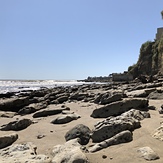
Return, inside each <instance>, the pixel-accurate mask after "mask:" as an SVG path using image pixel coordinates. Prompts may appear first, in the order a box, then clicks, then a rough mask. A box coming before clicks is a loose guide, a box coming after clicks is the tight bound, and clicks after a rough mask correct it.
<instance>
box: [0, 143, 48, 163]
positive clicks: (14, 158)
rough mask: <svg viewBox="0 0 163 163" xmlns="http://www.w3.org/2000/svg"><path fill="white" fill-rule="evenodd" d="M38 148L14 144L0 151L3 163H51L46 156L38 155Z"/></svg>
mask: <svg viewBox="0 0 163 163" xmlns="http://www.w3.org/2000/svg"><path fill="white" fill-rule="evenodd" d="M36 149H37V147H36V146H35V145H34V144H32V143H24V144H14V145H12V146H10V147H6V148H4V149H1V150H0V162H1V163H23V162H30V163H32V162H33V163H51V158H50V157H48V156H46V155H37V152H36Z"/></svg>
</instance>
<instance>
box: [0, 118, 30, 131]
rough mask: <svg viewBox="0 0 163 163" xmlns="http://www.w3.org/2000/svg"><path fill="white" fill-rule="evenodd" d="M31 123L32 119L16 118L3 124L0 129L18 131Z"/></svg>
mask: <svg viewBox="0 0 163 163" xmlns="http://www.w3.org/2000/svg"><path fill="white" fill-rule="evenodd" d="M31 124H32V121H31V120H30V119H26V118H24V119H21V120H16V121H12V122H10V123H8V124H4V125H2V126H1V127H0V130H2V131H9V130H14V131H19V130H23V129H25V128H27V127H28V126H30V125H31Z"/></svg>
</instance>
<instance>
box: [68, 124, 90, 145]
mask: <svg viewBox="0 0 163 163" xmlns="http://www.w3.org/2000/svg"><path fill="white" fill-rule="evenodd" d="M90 134H91V130H90V129H89V128H88V127H87V126H85V125H83V124H79V125H76V126H75V127H73V128H72V129H71V130H69V131H68V132H67V133H66V135H65V139H66V141H69V140H71V139H75V138H79V139H80V144H81V145H86V144H87V143H88V142H89V139H90Z"/></svg>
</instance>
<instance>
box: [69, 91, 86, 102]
mask: <svg viewBox="0 0 163 163" xmlns="http://www.w3.org/2000/svg"><path fill="white" fill-rule="evenodd" d="M86 97H88V94H87V93H79V92H75V93H72V94H71V95H70V97H69V99H71V100H77V101H81V100H83V99H84V98H86Z"/></svg>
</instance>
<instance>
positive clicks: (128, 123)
mask: <svg viewBox="0 0 163 163" xmlns="http://www.w3.org/2000/svg"><path fill="white" fill-rule="evenodd" d="M94 127H95V128H94V130H93V132H92V135H91V138H92V140H93V142H101V141H104V140H106V139H109V138H111V137H113V136H115V135H116V134H118V133H119V132H122V131H125V130H129V131H133V130H134V129H136V128H139V127H140V122H139V121H138V120H136V119H135V118H133V117H125V116H117V117H109V118H107V119H105V120H102V121H100V122H98V123H97V124H96V125H95V126H94Z"/></svg>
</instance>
